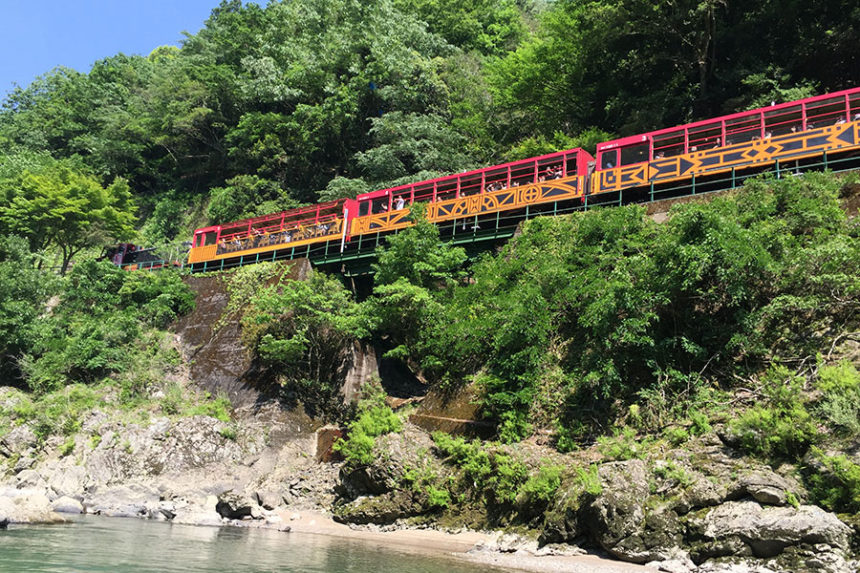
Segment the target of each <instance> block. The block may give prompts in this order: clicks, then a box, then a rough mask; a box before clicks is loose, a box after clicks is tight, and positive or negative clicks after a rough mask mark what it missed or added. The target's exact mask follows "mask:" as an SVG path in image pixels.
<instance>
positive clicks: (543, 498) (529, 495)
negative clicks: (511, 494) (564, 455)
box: [520, 465, 563, 505]
mask: <svg viewBox="0 0 860 573" xmlns="http://www.w3.org/2000/svg"><path fill="white" fill-rule="evenodd" d="M562 469H563V468H562V467H561V466H556V465H549V466H541V468H540V469H539V470H538V473H537V474H534V475H532V476H529V479H528V480H526V482H525V483H524V484H523V486H522V487H521V488H520V496H522V498H523V499H524V501H525V502H526V503H528V504H530V505H539V504H540V505H546V504H548V503H549V502H551V501H552V499H553V497H555V494H556V492H557V491H558V488H559V487H560V486H561V471H562Z"/></svg>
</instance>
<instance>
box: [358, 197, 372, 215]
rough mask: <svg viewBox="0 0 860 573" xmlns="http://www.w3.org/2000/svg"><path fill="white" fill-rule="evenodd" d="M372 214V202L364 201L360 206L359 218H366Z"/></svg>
mask: <svg viewBox="0 0 860 573" xmlns="http://www.w3.org/2000/svg"><path fill="white" fill-rule="evenodd" d="M369 214H370V201H362V202H361V203H359V204H358V216H359V217H364V216H365V215H369Z"/></svg>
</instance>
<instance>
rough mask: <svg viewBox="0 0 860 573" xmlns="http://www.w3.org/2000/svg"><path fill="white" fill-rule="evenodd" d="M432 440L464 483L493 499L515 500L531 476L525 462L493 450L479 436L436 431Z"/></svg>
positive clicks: (495, 501)
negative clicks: (453, 466)
mask: <svg viewBox="0 0 860 573" xmlns="http://www.w3.org/2000/svg"><path fill="white" fill-rule="evenodd" d="M433 441H434V442H435V443H436V447H438V448H439V450H440V452H442V453H443V454H444V455H446V456H448V459H447V460H446V461H447V462H448V463H451V464H453V465H455V466H456V467H457V468H458V469H459V470H460V472H461V481H462V483H463V484H464V486H465V487H467V488H468V489H471V490H473V491H474V492H475V493H476V494H477V495H479V496H484V497H486V498H487V499H488V501H490V502H492V503H500V504H512V503H513V502H514V501H516V499H517V496H518V494H519V492H520V488H521V487H522V485H523V483H524V482H525V481H526V479H527V477H528V470H527V469H526V467H525V465H523V464H522V463H521V462H520V461H518V460H517V459H515V458H514V457H513V456H511V455H509V454H506V453H504V452H501V451H496V450H490V449H488V448H486V447H484V445H482V444H481V442H480V441H478V440H473V441H471V442H467V441H466V440H464V439H463V438H461V437H456V438H455V437H452V436H450V435H449V434H445V433H444V432H434V433H433Z"/></svg>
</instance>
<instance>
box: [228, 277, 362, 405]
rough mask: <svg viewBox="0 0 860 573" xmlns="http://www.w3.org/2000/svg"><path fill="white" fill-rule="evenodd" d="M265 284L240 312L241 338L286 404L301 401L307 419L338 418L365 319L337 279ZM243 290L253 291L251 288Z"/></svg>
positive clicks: (261, 282)
mask: <svg viewBox="0 0 860 573" xmlns="http://www.w3.org/2000/svg"><path fill="white" fill-rule="evenodd" d="M247 276H248V275H247V273H242V274H237V275H236V277H234V280H236V278H239V279H240V280H242V279H243V278H246V277H247ZM264 279H265V280H268V279H267V278H266V276H265V275H264V276H263V277H262V278H261V280H260V282H259V283H257V284H256V292H254V294H252V295H250V297H249V299H248V305H247V307H246V308H245V309H244V313H243V316H242V318H241V321H242V328H243V337H244V338H245V340H246V341H247V342H248V344H249V345H250V346H251V347H252V348H254V349H255V350H256V352H257V355H258V356H259V357H260V359H261V360H262V361H263V363H264V364H265V365H266V366H268V367H269V368H271V369H272V371H273V372H274V373H275V375H276V376H277V377H278V379H279V382H280V384H281V386H282V388H283V391H282V394H283V396H284V398H285V399H286V400H287V401H288V402H291V403H295V402H297V401H300V402H302V404H303V405H304V406H305V408H307V409H308V411H309V413H310V414H311V415H323V416H326V417H329V418H334V419H341V418H342V417H343V416H344V415H345V414H346V410H347V409H346V407H345V406H344V405H343V401H342V400H341V399H340V390H341V386H342V385H343V381H344V378H345V376H346V369H347V366H348V364H347V357H348V356H349V354H350V353H351V351H352V346H353V344H354V343H355V342H356V341H357V340H359V339H361V338H363V337H366V336H367V335H368V332H369V318H368V316H367V315H366V314H365V313H364V312H363V311H362V309H361V306H360V305H359V304H358V303H357V302H356V301H355V300H354V298H353V297H352V294H351V293H350V292H349V291H347V290H346V289H345V288H344V287H343V285H342V284H341V283H340V281H338V279H336V278H335V277H332V276H329V275H326V274H324V273H321V272H314V273H312V274H311V276H310V277H309V278H308V279H307V280H292V279H278V280H275V281H274V282H273V284H270V285H268V286H266V285H265V280H264ZM244 286H245V287H248V286H250V287H251V291H252V292H253V291H254V285H244Z"/></svg>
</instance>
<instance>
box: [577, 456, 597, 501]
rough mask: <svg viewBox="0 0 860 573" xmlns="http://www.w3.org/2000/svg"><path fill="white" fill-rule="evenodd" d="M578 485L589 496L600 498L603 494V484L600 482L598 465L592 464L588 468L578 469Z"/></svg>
mask: <svg viewBox="0 0 860 573" xmlns="http://www.w3.org/2000/svg"><path fill="white" fill-rule="evenodd" d="M576 483H577V484H578V485H579V486H580V487H581V488H582V491H584V492H585V493H587V494H588V495H591V496H598V495H600V494H601V493H603V483H602V482H601V481H600V472H599V471H598V468H597V465H596V464H591V465H590V466H588V467H587V468H576Z"/></svg>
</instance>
